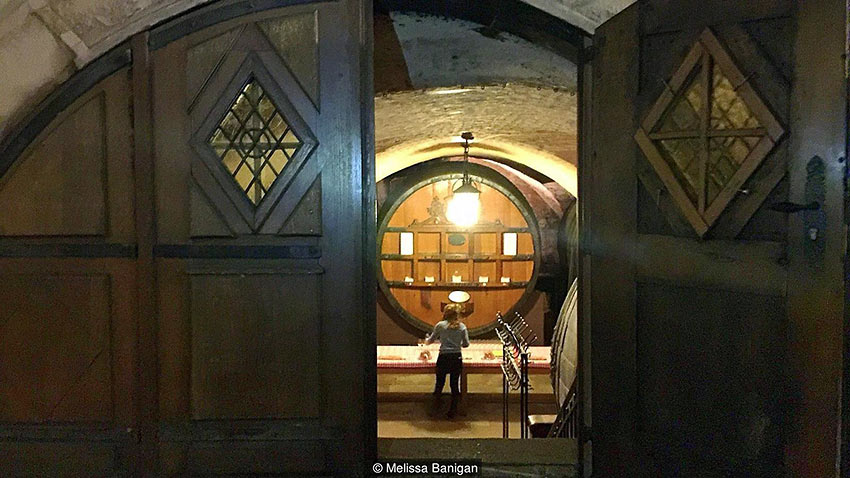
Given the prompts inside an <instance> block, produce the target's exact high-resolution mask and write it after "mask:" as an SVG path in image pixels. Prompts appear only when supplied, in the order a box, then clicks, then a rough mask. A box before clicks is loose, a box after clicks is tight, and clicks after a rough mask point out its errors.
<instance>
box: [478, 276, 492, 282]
mask: <svg viewBox="0 0 850 478" xmlns="http://www.w3.org/2000/svg"><path fill="white" fill-rule="evenodd" d="M478 282H480V283H482V284H486V283H488V282H490V277H488V276H478Z"/></svg>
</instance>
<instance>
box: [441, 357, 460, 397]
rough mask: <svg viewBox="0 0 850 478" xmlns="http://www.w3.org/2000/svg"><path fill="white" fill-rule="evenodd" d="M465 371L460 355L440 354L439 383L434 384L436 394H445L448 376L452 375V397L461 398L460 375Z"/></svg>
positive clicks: (450, 383)
mask: <svg viewBox="0 0 850 478" xmlns="http://www.w3.org/2000/svg"><path fill="white" fill-rule="evenodd" d="M462 370H463V359H462V358H461V354H460V353H440V355H439V356H438V357H437V383H436V384H434V394H437V395H439V394H441V393H443V387H444V386H445V385H446V375H450V377H451V380H450V381H449V386H450V387H451V389H452V396H453V397H457V396H460V373H461V371H462Z"/></svg>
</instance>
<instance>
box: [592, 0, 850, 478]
mask: <svg viewBox="0 0 850 478" xmlns="http://www.w3.org/2000/svg"><path fill="white" fill-rule="evenodd" d="M844 18H845V12H844V8H843V3H842V2H839V1H826V0H824V1H813V2H809V1H806V2H790V1H777V2H721V1H717V2H714V1H710V2H706V1H681V2H666V1H660V0H659V1H655V0H647V1H640V2H638V3H637V4H635V5H633V6H632V7H630V8H629V9H627V10H626V11H624V12H623V13H621V14H620V15H618V16H617V17H615V18H613V19H612V20H610V21H609V22H607V23H606V24H604V25H602V27H600V28H599V29H598V30H597V33H596V36H595V38H594V50H593V54H594V58H593V66H592V68H593V75H592V98H591V102H590V107H591V112H590V115H589V117H588V121H589V125H590V126H589V128H590V133H591V135H590V136H591V144H590V145H589V147H585V148H584V154H583V155H582V158H581V163H580V167H579V171H580V175H581V177H580V183H579V187H580V198H581V207H582V236H583V238H582V247H583V250H584V256H583V257H584V264H585V265H586V266H587V267H585V270H584V276H583V278H582V287H581V290H582V294H583V297H584V299H583V303H584V304H586V307H585V309H584V315H583V317H584V319H586V320H587V322H586V323H589V325H590V330H591V332H590V346H591V350H592V351H591V357H590V365H591V367H590V370H591V373H590V384H589V385H590V387H589V390H590V391H591V392H592V393H591V396H592V423H591V426H592V434H590V435H589V436H590V437H592V455H593V460H592V470H593V474H594V475H595V476H637V475H641V474H645V475H647V476H783V475H784V476H834V475H835V469H836V468H835V462H836V449H837V447H836V442H835V440H836V436H837V429H838V420H837V417H838V404H839V393H838V392H839V388H838V386H837V384H838V383H839V378H840V370H841V369H840V367H841V332H842V325H841V324H842V318H841V311H842V292H841V289H842V275H841V267H842V266H841V264H842V254H843V239H842V237H843V229H844V225H843V200H842V197H843V170H844V164H843V163H844V144H845V129H844V128H845V121H844V113H843V109H844V105H845V96H844V89H843V66H842V62H841V60H840V58H841V55H842V54H843V52H844V47H843V42H842V39H843V32H844V26H843V25H844V23H843V22H844ZM815 202H816V203H817V204H818V206H819V209H818V210H810V208H807V207H801V206H807V205H810V204H811V203H815Z"/></svg>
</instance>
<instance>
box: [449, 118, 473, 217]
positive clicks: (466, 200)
mask: <svg viewBox="0 0 850 478" xmlns="http://www.w3.org/2000/svg"><path fill="white" fill-rule="evenodd" d="M460 137H461V138H463V180H462V181H461V184H460V186H458V187H457V188H456V189H455V190H454V191H453V192H452V198H451V200H449V204H448V208H447V209H446V219H448V220H449V221H451V222H453V223H455V224H457V225H458V226H462V227H469V226H472V225H475V224H477V223H478V213H479V211H480V209H481V192H480V191H479V190H478V189H476V188H475V186H473V185H472V180H471V179H469V172H468V171H467V165H468V164H469V142H470V141H471V140H473V139H475V137H474V136H472V133H470V132H469V131H466V132H464V133H463V134H461V135H460Z"/></svg>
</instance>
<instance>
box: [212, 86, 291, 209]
mask: <svg viewBox="0 0 850 478" xmlns="http://www.w3.org/2000/svg"><path fill="white" fill-rule="evenodd" d="M207 143H208V144H209V146H210V147H212V150H213V152H214V153H215V154H216V156H218V158H219V160H220V161H221V164H222V166H223V167H224V169H225V170H226V171H227V172H228V174H230V176H231V177H232V178H233V180H234V181H235V183H236V184H237V185H238V186H239V188H240V189H241V190H242V191H243V192H244V193H245V195H246V196H247V197H248V200H249V201H251V203H252V204H254V205H255V206H257V205H259V204H260V202H261V201H262V200H263V198H264V197H265V195H266V194H267V193H268V191H269V190H270V189H271V187H272V184H274V182H275V181H276V180H277V178H278V177H279V176H280V175H281V173H282V172H283V170H284V168H286V166H287V164H288V163H289V162H290V161H291V159H292V157H293V155H294V154H295V152H296V151H297V150H298V148H300V147H301V145H302V142H301V141H300V140H299V139H298V137H297V136H296V135H295V133H294V132H293V131H292V129H291V127H290V125H289V124H288V122H287V121H286V119H285V118H284V117H283V113H281V111H280V110H279V109H278V108H277V106H276V105H275V104H274V102H273V101H272V99H271V98H270V97H269V96H268V95H267V94H266V92H265V90H263V87H262V86H261V85H260V84H259V82H257V80H256V79H251V80H250V81H249V82H248V83H247V84H246V85H245V86H244V87H243V88H242V91H240V92H239V95H238V96H237V97H236V99H235V100H234V101H233V103H232V104H231V105H230V108H229V109H228V111H227V113H225V115H224V117H223V118H222V119H221V121H220V122H219V125H218V127H217V128H216V129H215V131H214V132H213V133H212V134H211V135H210V137H209V139H208V140H207Z"/></svg>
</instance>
